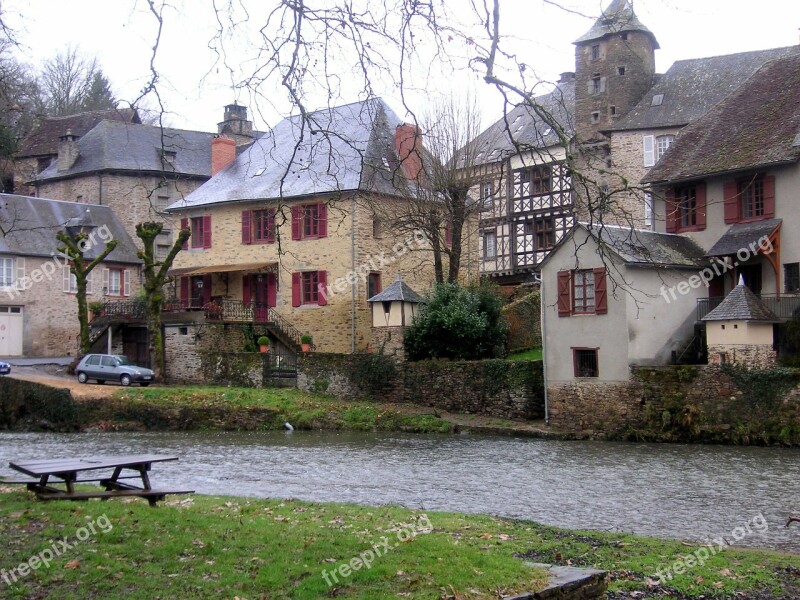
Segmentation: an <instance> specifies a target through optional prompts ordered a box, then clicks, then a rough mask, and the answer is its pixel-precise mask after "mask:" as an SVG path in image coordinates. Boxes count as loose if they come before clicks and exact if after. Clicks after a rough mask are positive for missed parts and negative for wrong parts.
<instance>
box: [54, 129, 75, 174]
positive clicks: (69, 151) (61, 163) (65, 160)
mask: <svg viewBox="0 0 800 600" xmlns="http://www.w3.org/2000/svg"><path fill="white" fill-rule="evenodd" d="M76 160H78V136H76V135H72V130H70V129H67V132H66V133H65V134H64V135H62V136H61V137H60V138H58V160H57V162H56V164H57V166H58V170H59V172H61V171H69V170H70V168H72V165H74V164H75V161H76Z"/></svg>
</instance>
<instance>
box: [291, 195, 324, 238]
mask: <svg viewBox="0 0 800 600" xmlns="http://www.w3.org/2000/svg"><path fill="white" fill-rule="evenodd" d="M327 235H328V207H327V206H326V205H325V204H322V203H320V204H301V205H298V206H293V207H292V239H293V240H303V239H316V238H323V237H327Z"/></svg>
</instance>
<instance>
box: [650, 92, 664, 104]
mask: <svg viewBox="0 0 800 600" xmlns="http://www.w3.org/2000/svg"><path fill="white" fill-rule="evenodd" d="M662 102H664V94H655V95H654V96H653V99H652V100H651V101H650V106H661V103H662Z"/></svg>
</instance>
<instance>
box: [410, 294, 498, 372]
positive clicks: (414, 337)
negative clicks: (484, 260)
mask: <svg viewBox="0 0 800 600" xmlns="http://www.w3.org/2000/svg"><path fill="white" fill-rule="evenodd" d="M502 308H503V300H502V298H501V297H500V294H499V293H498V290H497V288H496V287H495V286H492V285H489V284H481V285H474V286H470V287H462V286H460V285H458V284H455V283H442V284H439V285H437V286H436V287H435V288H434V289H433V291H432V292H431V293H430V294H429V295H428V297H427V298H426V302H425V304H423V305H422V307H421V309H420V312H419V314H418V315H417V317H416V318H415V319H414V322H413V323H412V324H411V326H410V327H409V328H408V329H407V330H406V336H405V350H406V355H407V356H408V358H409V359H410V360H424V359H427V358H451V359H458V360H474V359H481V358H495V357H500V356H503V353H504V346H505V336H506V328H507V324H506V323H505V321H504V320H502V319H501V315H502Z"/></svg>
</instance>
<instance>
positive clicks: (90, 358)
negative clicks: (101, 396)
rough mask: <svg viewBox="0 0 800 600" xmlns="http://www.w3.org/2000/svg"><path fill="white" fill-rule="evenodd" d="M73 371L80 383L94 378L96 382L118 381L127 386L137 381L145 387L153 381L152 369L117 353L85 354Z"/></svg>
mask: <svg viewBox="0 0 800 600" xmlns="http://www.w3.org/2000/svg"><path fill="white" fill-rule="evenodd" d="M75 373H76V374H77V375H78V381H80V382H81V383H86V382H87V381H89V380H90V379H94V380H96V381H97V383H105V382H106V381H119V382H120V383H121V384H122V385H126V386H127V385H130V384H131V383H133V382H137V383H138V384H139V385H141V386H142V387H147V386H148V385H150V384H151V383H152V381H153V371H151V370H150V369H146V368H144V367H137V366H136V365H135V364H133V363H132V362H131V361H129V360H128V358H127V357H126V356H121V355H118V354H87V355H86V356H84V357H83V358H82V359H81V361H80V362H79V363H78V366H77V367H75Z"/></svg>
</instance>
